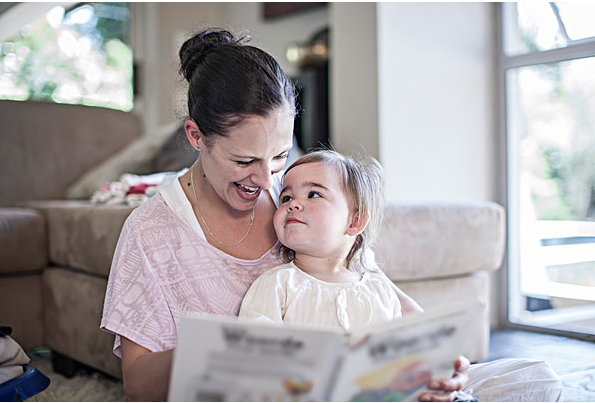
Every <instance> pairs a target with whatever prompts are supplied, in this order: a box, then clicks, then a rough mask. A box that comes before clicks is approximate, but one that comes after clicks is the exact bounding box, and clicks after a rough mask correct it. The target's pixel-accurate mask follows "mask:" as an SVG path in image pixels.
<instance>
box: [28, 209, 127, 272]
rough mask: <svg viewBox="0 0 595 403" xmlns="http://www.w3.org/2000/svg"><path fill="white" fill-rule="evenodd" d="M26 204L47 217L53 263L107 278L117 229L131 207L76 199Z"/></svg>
mask: <svg viewBox="0 0 595 403" xmlns="http://www.w3.org/2000/svg"><path fill="white" fill-rule="evenodd" d="M27 206H31V207H34V208H36V209H38V210H39V211H40V212H42V213H43V214H44V215H45V217H46V220H47V223H48V239H49V259H50V261H51V262H52V263H54V264H57V265H64V266H69V267H73V268H76V269H77V270H82V271H85V272H88V273H92V274H96V275H100V276H102V277H105V278H107V276H108V274H109V270H110V266H111V263H112V257H113V254H114V251H115V249H116V244H117V243H118V238H119V236H120V231H121V230H122V226H123V225H124V221H126V218H127V217H128V215H129V214H130V212H131V211H132V210H133V208H132V207H129V206H126V205H94V204H92V203H89V202H79V201H35V202H29V203H27Z"/></svg>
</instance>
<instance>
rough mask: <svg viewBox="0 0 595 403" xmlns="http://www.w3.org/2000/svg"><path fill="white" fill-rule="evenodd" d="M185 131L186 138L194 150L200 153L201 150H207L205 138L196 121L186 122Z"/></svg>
mask: <svg viewBox="0 0 595 403" xmlns="http://www.w3.org/2000/svg"><path fill="white" fill-rule="evenodd" d="M184 131H185V132H186V137H187V138H188V142H190V145H191V146H192V148H194V149H195V150H196V151H200V150H201V148H203V149H204V148H205V141H204V136H203V135H202V133H201V131H200V129H199V128H198V125H197V124H196V122H195V121H194V120H187V121H185V122H184Z"/></svg>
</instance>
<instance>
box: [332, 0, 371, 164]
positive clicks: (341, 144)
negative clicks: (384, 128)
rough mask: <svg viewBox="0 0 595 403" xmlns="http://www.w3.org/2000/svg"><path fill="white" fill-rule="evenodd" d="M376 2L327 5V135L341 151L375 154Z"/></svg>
mask: <svg viewBox="0 0 595 403" xmlns="http://www.w3.org/2000/svg"><path fill="white" fill-rule="evenodd" d="M376 7H377V5H376V3H332V4H331V5H330V8H331V10H330V18H329V19H330V26H331V37H330V38H331V41H330V42H331V52H332V56H331V65H330V94H329V102H330V132H331V133H330V137H331V142H332V144H333V146H334V147H335V148H336V149H337V151H339V152H342V153H352V152H357V151H366V152H367V153H368V154H369V155H371V156H373V157H375V158H379V157H380V153H379V149H378V140H379V138H378V84H379V83H380V84H382V81H379V77H378V75H377V71H378V66H377V64H378V60H377V56H378V53H377V48H376V31H377V26H376Z"/></svg>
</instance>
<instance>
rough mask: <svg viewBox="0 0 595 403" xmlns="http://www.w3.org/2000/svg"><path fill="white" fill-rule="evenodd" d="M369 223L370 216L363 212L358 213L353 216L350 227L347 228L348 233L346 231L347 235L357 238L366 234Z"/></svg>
mask: <svg viewBox="0 0 595 403" xmlns="http://www.w3.org/2000/svg"><path fill="white" fill-rule="evenodd" d="M369 221H370V214H368V213H367V212H363V211H356V212H355V213H353V214H352V215H351V219H350V222H349V226H348V227H347V231H345V233H346V234H347V235H351V236H357V235H359V234H361V233H362V232H364V230H365V229H366V225H368V222H369Z"/></svg>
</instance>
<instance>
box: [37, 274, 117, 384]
mask: <svg viewBox="0 0 595 403" xmlns="http://www.w3.org/2000/svg"><path fill="white" fill-rule="evenodd" d="M106 287H107V280H106V279H102V278H98V277H96V276H89V275H86V274H83V273H77V272H74V271H72V270H70V269H68V268H64V267H48V268H46V269H45V270H44V272H43V302H44V311H43V315H44V324H45V331H46V333H45V334H46V342H47V345H48V346H49V347H51V348H52V349H54V350H55V351H57V352H59V353H61V354H63V355H65V356H67V357H70V358H73V359H75V360H77V361H79V362H82V363H84V364H87V365H89V366H91V367H93V368H97V369H99V370H101V371H103V372H106V373H108V374H110V375H112V376H115V377H118V378H119V377H121V371H120V359H119V358H118V357H116V356H115V355H114V354H113V353H112V347H113V345H114V336H113V335H111V334H108V333H105V332H102V331H101V330H99V324H100V322H101V314H102V311H103V300H104V298H105V289H106Z"/></svg>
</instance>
